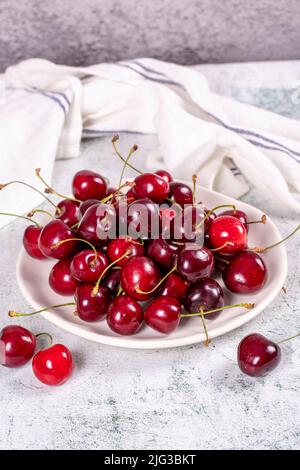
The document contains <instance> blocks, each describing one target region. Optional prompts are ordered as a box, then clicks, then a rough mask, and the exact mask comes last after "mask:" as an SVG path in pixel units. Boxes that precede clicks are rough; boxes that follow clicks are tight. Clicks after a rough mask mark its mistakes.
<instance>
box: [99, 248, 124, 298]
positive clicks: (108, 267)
mask: <svg viewBox="0 0 300 470" xmlns="http://www.w3.org/2000/svg"><path fill="white" fill-rule="evenodd" d="M131 253H132V251H131V250H126V251H125V253H124V254H123V255H122V256H120V257H119V258H117V259H115V261H113V262H112V263H110V265H109V266H107V267H106V268H105V269H104V271H103V272H102V273H101V276H100V277H99V278H98V281H97V282H96V285H95V287H94V289H93V290H92V297H96V295H97V294H98V290H99V286H100V282H101V281H102V279H103V277H104V276H105V274H106V273H107V271H108V270H109V269H110V268H111V267H112V266H114V265H115V264H116V263H118V262H119V261H121V260H122V259H123V258H126V256H128V255H131Z"/></svg>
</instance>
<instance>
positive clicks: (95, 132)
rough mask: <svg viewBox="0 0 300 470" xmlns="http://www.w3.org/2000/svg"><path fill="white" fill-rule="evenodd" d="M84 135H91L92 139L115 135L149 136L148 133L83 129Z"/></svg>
mask: <svg viewBox="0 0 300 470" xmlns="http://www.w3.org/2000/svg"><path fill="white" fill-rule="evenodd" d="M82 133H83V134H89V135H90V136H91V137H97V135H99V136H101V135H103V136H106V135H111V134H113V135H115V134H128V135H135V134H136V135H149V134H148V133H147V132H141V131H130V130H126V129H119V130H111V131H104V130H100V129H83V130H82Z"/></svg>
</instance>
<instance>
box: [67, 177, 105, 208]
mask: <svg viewBox="0 0 300 470" xmlns="http://www.w3.org/2000/svg"><path fill="white" fill-rule="evenodd" d="M106 190H107V184H106V181H105V179H104V178H103V176H101V175H99V174H98V173H95V172H94V171H90V170H81V171H78V172H77V173H76V174H75V176H74V178H73V182H72V191H73V195H74V197H76V199H79V200H80V201H86V200H87V199H99V200H100V199H103V198H104V197H105V195H106Z"/></svg>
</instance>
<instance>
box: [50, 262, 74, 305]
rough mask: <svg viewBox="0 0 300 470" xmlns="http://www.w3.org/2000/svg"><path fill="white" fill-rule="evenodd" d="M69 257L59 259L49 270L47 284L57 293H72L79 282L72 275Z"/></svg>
mask: <svg viewBox="0 0 300 470" xmlns="http://www.w3.org/2000/svg"><path fill="white" fill-rule="evenodd" d="M71 261H72V260H71V259H69V258H67V259H61V260H60V261H58V262H57V263H56V264H55V265H54V266H53V268H52V269H51V271H50V274H49V284H50V287H51V289H53V290H54V292H56V293H57V294H59V295H66V296H69V295H74V293H75V291H76V289H77V287H78V284H79V282H78V281H77V280H76V279H74V277H72V274H71V267H70V265H71Z"/></svg>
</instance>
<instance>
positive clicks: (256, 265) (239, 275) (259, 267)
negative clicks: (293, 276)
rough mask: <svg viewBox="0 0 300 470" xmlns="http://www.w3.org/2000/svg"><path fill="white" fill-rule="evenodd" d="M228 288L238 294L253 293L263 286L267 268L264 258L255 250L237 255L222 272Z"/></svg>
mask: <svg viewBox="0 0 300 470" xmlns="http://www.w3.org/2000/svg"><path fill="white" fill-rule="evenodd" d="M222 277H223V281H224V284H225V286H226V287H227V289H229V290H230V291H231V292H235V293H237V294H251V293H253V292H256V291H258V290H259V289H261V288H262V287H263V285H264V284H265V282H266V278H267V268H266V265H265V263H264V261H263V259H262V258H261V257H260V256H259V255H258V254H257V253H254V252H253V251H242V252H241V253H239V254H238V255H236V256H235V257H234V258H233V260H232V261H231V263H230V264H228V265H227V266H226V268H225V269H224V271H223V273H222Z"/></svg>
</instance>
